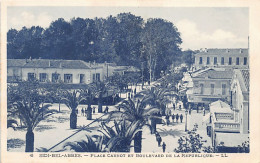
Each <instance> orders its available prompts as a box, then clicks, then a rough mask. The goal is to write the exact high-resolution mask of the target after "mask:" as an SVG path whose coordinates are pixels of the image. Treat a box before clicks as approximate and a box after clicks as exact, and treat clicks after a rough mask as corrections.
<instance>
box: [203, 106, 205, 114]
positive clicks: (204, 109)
mask: <svg viewBox="0 0 260 163" xmlns="http://www.w3.org/2000/svg"><path fill="white" fill-rule="evenodd" d="M205 112H206V111H205V107H204V106H203V116H205Z"/></svg>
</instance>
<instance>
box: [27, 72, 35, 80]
mask: <svg viewBox="0 0 260 163" xmlns="http://www.w3.org/2000/svg"><path fill="white" fill-rule="evenodd" d="M33 80H35V73H28V81H33Z"/></svg>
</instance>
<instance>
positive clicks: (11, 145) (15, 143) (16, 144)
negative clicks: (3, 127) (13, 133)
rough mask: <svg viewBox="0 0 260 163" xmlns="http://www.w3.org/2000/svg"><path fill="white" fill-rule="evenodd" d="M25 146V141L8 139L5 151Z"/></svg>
mask: <svg viewBox="0 0 260 163" xmlns="http://www.w3.org/2000/svg"><path fill="white" fill-rule="evenodd" d="M24 145H25V141H24V140H22V139H8V140H7V151H9V150H10V149H11V148H21V147H22V146H24Z"/></svg>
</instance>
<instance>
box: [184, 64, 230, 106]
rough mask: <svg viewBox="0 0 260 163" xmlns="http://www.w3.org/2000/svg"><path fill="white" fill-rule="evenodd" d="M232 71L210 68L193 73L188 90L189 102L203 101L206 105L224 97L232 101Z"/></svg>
mask: <svg viewBox="0 0 260 163" xmlns="http://www.w3.org/2000/svg"><path fill="white" fill-rule="evenodd" d="M231 79H232V71H231V70H230V71H228V70H225V69H222V68H208V69H205V70H200V71H197V72H194V73H192V75H191V81H189V83H188V85H192V87H188V90H187V92H186V95H187V99H188V102H189V103H195V104H199V103H203V104H206V106H207V105H208V104H209V103H211V102H214V101H217V100H219V99H222V100H223V101H230V81H231Z"/></svg>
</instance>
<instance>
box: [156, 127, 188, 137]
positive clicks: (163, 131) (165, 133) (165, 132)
mask: <svg viewBox="0 0 260 163" xmlns="http://www.w3.org/2000/svg"><path fill="white" fill-rule="evenodd" d="M158 132H159V134H160V135H161V136H173V137H174V138H175V137H180V136H182V135H185V132H184V131H182V130H178V129H174V130H173V129H165V128H164V129H160V128H159V129H158Z"/></svg>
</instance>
